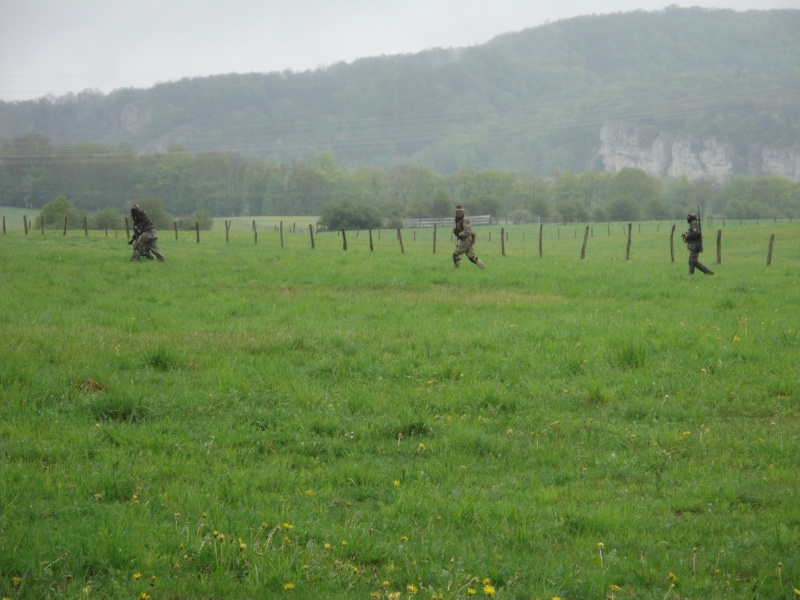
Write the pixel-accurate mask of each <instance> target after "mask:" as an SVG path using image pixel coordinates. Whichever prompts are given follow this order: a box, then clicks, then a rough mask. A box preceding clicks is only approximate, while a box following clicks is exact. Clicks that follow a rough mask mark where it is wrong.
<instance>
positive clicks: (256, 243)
mask: <svg viewBox="0 0 800 600" xmlns="http://www.w3.org/2000/svg"><path fill="white" fill-rule="evenodd" d="M253 245H254V246H258V227H256V220H255V219H253Z"/></svg>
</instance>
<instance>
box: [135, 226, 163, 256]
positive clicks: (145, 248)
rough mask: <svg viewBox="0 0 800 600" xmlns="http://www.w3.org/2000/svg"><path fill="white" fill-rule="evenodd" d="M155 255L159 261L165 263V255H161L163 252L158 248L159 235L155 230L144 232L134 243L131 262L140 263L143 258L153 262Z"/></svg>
mask: <svg viewBox="0 0 800 600" xmlns="http://www.w3.org/2000/svg"><path fill="white" fill-rule="evenodd" d="M154 254H155V256H156V258H157V259H158V260H159V261H161V262H164V255H163V254H161V250H160V249H159V247H158V234H157V233H156V230H155V229H148V230H147V231H144V232H142V234H141V235H140V236H139V237H138V238H136V241H135V242H134V243H133V256H131V260H132V261H138V260H139V259H140V258H141V257H142V256H144V257H145V258H146V259H148V260H153V255H154Z"/></svg>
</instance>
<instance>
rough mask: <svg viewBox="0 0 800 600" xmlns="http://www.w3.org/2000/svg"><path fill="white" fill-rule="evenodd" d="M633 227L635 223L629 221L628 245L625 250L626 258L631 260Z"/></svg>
mask: <svg viewBox="0 0 800 600" xmlns="http://www.w3.org/2000/svg"><path fill="white" fill-rule="evenodd" d="M632 227H633V223H628V247H627V249H626V250H625V260H630V259H631V228H632ZM640 227H641V226H640Z"/></svg>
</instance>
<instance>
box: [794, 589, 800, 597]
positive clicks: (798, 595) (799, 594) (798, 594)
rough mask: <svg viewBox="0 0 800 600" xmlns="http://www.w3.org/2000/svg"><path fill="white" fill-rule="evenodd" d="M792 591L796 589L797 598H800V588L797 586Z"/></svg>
mask: <svg viewBox="0 0 800 600" xmlns="http://www.w3.org/2000/svg"><path fill="white" fill-rule="evenodd" d="M792 591H794V597H795V598H800V590H798V589H797V588H794V589H793V590H792Z"/></svg>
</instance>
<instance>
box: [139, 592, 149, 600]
mask: <svg viewBox="0 0 800 600" xmlns="http://www.w3.org/2000/svg"><path fill="white" fill-rule="evenodd" d="M139 600H150V594H148V593H147V592H142V593H141V594H139Z"/></svg>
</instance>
